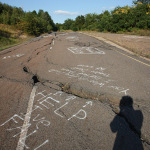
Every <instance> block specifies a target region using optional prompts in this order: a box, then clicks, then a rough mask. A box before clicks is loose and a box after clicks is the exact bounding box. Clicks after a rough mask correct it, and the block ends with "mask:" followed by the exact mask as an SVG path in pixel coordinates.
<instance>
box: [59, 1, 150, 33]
mask: <svg viewBox="0 0 150 150" xmlns="http://www.w3.org/2000/svg"><path fill="white" fill-rule="evenodd" d="M133 4H134V5H133V6H131V7H129V6H125V7H116V8H115V9H114V10H112V11H111V12H109V11H107V10H106V11H104V12H103V13H101V14H90V13H89V14H86V15H85V16H83V15H80V16H77V17H76V19H75V20H71V19H67V20H65V22H64V24H57V25H58V28H59V29H63V30H73V31H100V32H113V33H116V32H119V31H122V32H126V31H127V32H131V31H133V30H138V29H139V30H140V29H144V30H150V2H149V0H140V1H139V0H137V1H133Z"/></svg>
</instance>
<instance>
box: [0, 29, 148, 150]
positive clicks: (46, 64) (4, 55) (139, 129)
mask: <svg viewBox="0 0 150 150" xmlns="http://www.w3.org/2000/svg"><path fill="white" fill-rule="evenodd" d="M149 66H150V62H149V61H146V60H143V59H141V58H138V57H136V56H132V55H131V54H128V53H127V52H124V51H122V50H121V49H118V48H116V47H114V46H112V45H109V44H108V43H105V42H104V41H101V40H97V39H95V38H93V37H89V36H87V35H83V34H81V33H74V32H72V33H58V34H57V36H54V34H51V35H46V36H41V37H38V38H35V39H33V40H31V41H30V42H27V43H25V44H22V45H18V46H15V47H13V48H9V49H6V50H4V51H2V52H1V53H0V68H1V71H0V85H1V86H0V91H1V92H0V131H1V135H0V149H1V150H8V149H10V150H15V149H17V150H23V149H25V150H26V149H32V150H37V149H39V150H40V149H42V150H49V149H53V150H59V149H61V150H66V149H70V150H77V149H78V150H85V149H89V150H92V149H94V150H99V149H101V150H103V149H110V150H111V149H114V150H117V149H128V150H131V149H133V150H136V149H137V150H142V149H146V150H148V149H150V127H149V124H150V119H149V115H150V109H149V108H150V103H149V98H150V90H149V89H150V67H149Z"/></svg>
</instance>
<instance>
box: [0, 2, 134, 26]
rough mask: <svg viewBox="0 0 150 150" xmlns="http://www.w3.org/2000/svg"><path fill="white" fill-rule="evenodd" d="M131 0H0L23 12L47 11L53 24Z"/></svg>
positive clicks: (98, 11) (109, 8)
mask: <svg viewBox="0 0 150 150" xmlns="http://www.w3.org/2000/svg"><path fill="white" fill-rule="evenodd" d="M132 1H133V0H104V1H102V0H39V1H38V0H1V2H2V3H6V4H9V5H11V6H16V7H21V8H23V10H24V11H33V10H36V11H37V12H38V10H39V9H43V10H44V11H47V12H48V13H49V14H50V16H51V17H52V19H53V21H54V22H55V23H63V22H64V20H66V19H68V18H70V19H75V18H76V17H77V16H78V15H85V14H88V13H96V14H100V13H102V12H103V11H105V10H109V11H110V10H112V9H113V8H114V7H117V6H126V5H128V6H131V5H132Z"/></svg>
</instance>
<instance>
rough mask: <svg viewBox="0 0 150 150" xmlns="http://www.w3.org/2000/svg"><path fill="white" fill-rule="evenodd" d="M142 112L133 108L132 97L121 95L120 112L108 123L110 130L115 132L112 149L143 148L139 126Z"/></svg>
mask: <svg viewBox="0 0 150 150" xmlns="http://www.w3.org/2000/svg"><path fill="white" fill-rule="evenodd" d="M142 123H143V114H142V112H141V111H140V110H134V108H133V99H132V98H131V97H130V96H123V97H122V99H121V100H120V112H119V113H118V114H117V115H116V116H115V118H114V119H113V121H112V122H111V123H110V128H111V130H112V132H114V133H117V135H116V140H115V143H114V147H113V150H143V145H142V141H141V127H142Z"/></svg>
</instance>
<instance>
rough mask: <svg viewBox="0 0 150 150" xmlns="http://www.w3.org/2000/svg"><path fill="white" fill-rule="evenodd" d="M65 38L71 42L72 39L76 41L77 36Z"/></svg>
mask: <svg viewBox="0 0 150 150" xmlns="http://www.w3.org/2000/svg"><path fill="white" fill-rule="evenodd" d="M66 40H69V41H71V42H73V41H78V40H79V38H78V37H77V36H68V37H67V38H66Z"/></svg>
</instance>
